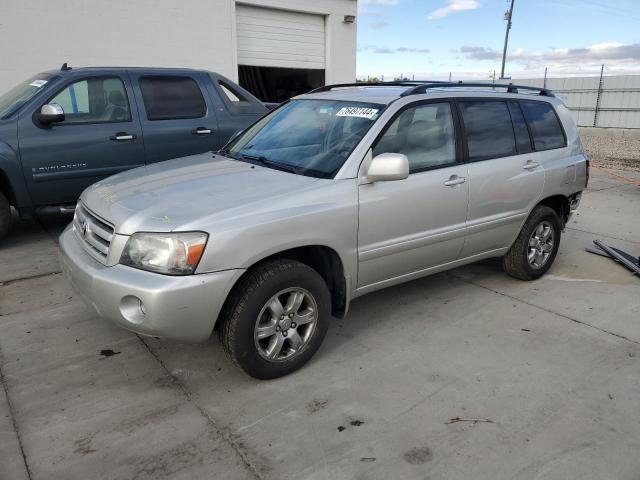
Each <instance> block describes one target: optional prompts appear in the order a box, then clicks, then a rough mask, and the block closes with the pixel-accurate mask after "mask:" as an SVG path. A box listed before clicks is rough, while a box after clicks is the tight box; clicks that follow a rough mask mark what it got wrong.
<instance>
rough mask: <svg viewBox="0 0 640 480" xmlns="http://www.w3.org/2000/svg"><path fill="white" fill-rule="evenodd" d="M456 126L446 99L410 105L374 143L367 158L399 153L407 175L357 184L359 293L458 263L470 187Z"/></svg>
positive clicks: (450, 105) (453, 115)
mask: <svg viewBox="0 0 640 480" xmlns="http://www.w3.org/2000/svg"><path fill="white" fill-rule="evenodd" d="M455 124H456V115H455V109H454V108H453V104H452V103H450V102H447V101H435V102H429V103H421V104H418V105H415V104H412V105H410V106H409V107H406V108H405V109H404V110H402V111H401V112H399V114H397V116H396V117H395V119H394V120H392V121H391V122H390V123H389V125H388V126H387V128H386V129H385V131H384V133H383V134H382V136H381V137H380V138H379V139H378V140H377V142H376V143H375V144H374V145H373V156H376V155H379V154H381V153H402V154H404V155H406V156H407V157H408V159H409V167H410V174H409V177H408V178H406V179H405V180H398V181H390V182H376V183H373V184H367V185H360V186H359V201H360V208H359V228H358V261H359V267H358V287H359V288H363V287H370V286H377V285H379V286H381V285H383V284H389V283H393V282H395V281H399V280H401V279H403V278H407V276H410V275H412V274H416V275H419V274H420V272H423V271H425V270H427V269H429V268H431V267H436V266H439V265H443V264H446V263H448V262H452V261H454V260H456V259H457V258H458V255H459V254H460V251H461V250H462V247H463V244H464V238H465V221H466V216H467V201H468V193H469V183H468V182H467V165H465V164H463V163H462V161H461V160H462V156H461V155H460V143H459V141H458V139H459V135H456V128H455ZM374 288H375V287H374Z"/></svg>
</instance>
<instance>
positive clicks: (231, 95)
mask: <svg viewBox="0 0 640 480" xmlns="http://www.w3.org/2000/svg"><path fill="white" fill-rule="evenodd" d="M218 85H220V89H221V90H222V92H223V93H224V94H225V95H226V97H227V99H228V100H229V101H230V102H233V103H240V102H245V103H246V102H248V100H247V99H246V98H244V96H243V95H242V94H241V93H240V92H238V91H237V90H236V89H235V88H233V87H232V86H231V85H227V84H226V83H223V82H218Z"/></svg>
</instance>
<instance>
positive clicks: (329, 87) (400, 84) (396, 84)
mask: <svg viewBox="0 0 640 480" xmlns="http://www.w3.org/2000/svg"><path fill="white" fill-rule="evenodd" d="M432 83H447V82H439V81H438V80H398V81H394V82H371V83H369V82H355V83H335V84H333V85H323V86H322V87H318V88H316V89H313V90H311V91H310V92H307V93H319V92H329V91H331V90H333V89H334V88H348V87H417V86H419V85H425V84H432Z"/></svg>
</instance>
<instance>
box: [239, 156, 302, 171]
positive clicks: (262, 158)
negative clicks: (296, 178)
mask: <svg viewBox="0 0 640 480" xmlns="http://www.w3.org/2000/svg"><path fill="white" fill-rule="evenodd" d="M242 158H244V159H245V160H251V161H253V162H258V163H261V164H262V165H266V166H268V167H273V168H275V169H278V170H282V171H284V172H289V173H295V174H298V175H300V174H302V175H304V174H303V173H302V172H303V170H304V169H302V168H298V167H294V166H292V165H285V164H282V163H278V162H274V161H273V160H269V159H268V158H267V157H265V156H263V155H248V154H243V155H242Z"/></svg>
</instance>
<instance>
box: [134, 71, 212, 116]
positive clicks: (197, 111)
mask: <svg viewBox="0 0 640 480" xmlns="http://www.w3.org/2000/svg"><path fill="white" fill-rule="evenodd" d="M140 90H141V91H142V99H143V100H144V108H145V110H146V112H147V119H149V120H151V121H153V120H175V119H184V118H200V117H204V116H205V114H206V113H207V106H206V104H205V103H204V97H203V96H202V92H201V91H200V87H199V86H198V83H197V82H196V81H195V80H194V79H193V78H190V77H178V76H175V77H169V76H157V77H141V78H140Z"/></svg>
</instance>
